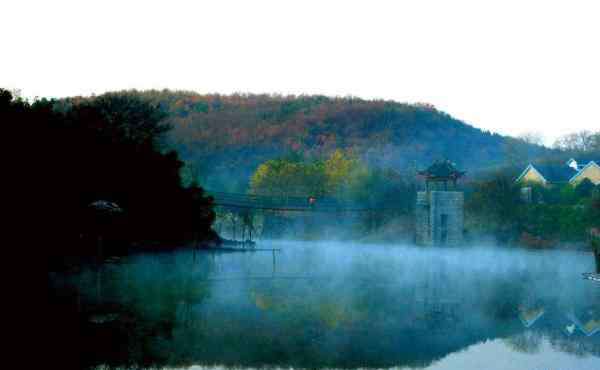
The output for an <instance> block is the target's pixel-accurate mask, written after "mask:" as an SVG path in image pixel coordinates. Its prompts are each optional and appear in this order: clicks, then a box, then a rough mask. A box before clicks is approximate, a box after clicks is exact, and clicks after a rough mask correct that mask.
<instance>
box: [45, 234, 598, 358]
mask: <svg viewBox="0 0 600 370" xmlns="http://www.w3.org/2000/svg"><path fill="white" fill-rule="evenodd" d="M257 247H258V248H276V249H280V251H277V252H270V251H257V252H248V253H214V252H197V253H193V252H191V251H187V250H186V251H178V252H175V253H156V254H140V255H135V256H130V257H127V258H123V259H121V260H118V261H114V262H113V263H108V264H105V265H103V266H102V267H101V268H95V267H88V268H84V269H82V270H81V271H78V272H76V273H70V274H53V275H52V276H51V279H50V287H51V289H52V290H55V291H56V292H59V297H58V298H57V301H58V302H60V306H57V307H58V308H56V309H55V314H56V328H57V330H60V331H61V333H62V336H64V337H65V338H67V339H66V341H67V343H68V346H69V348H70V349H71V352H70V353H72V355H73V357H76V358H77V361H79V362H78V363H80V364H82V365H85V366H88V367H104V366H109V367H128V366H129V367H133V366H141V367H159V368H160V367H168V368H189V367H191V368H210V367H215V366H218V367H236V368H239V367H250V368H264V367H269V368H271V367H286V368H289V367H295V368H365V367H368V368H387V367H392V366H393V367H399V368H410V369H462V370H468V369H519V370H523V369H531V370H537V369H540V370H542V369H552V370H554V369H556V370H568V369H577V370H585V369H590V370H597V369H600V284H599V283H595V282H592V281H588V280H584V279H582V277H581V274H582V273H584V272H591V271H594V270H595V266H594V259H593V256H592V254H591V253H586V252H571V251H523V250H520V249H512V248H498V247H469V248H419V247H413V246H401V245H361V244H352V243H337V242H276V241H273V242H260V243H259V244H258V246H257Z"/></svg>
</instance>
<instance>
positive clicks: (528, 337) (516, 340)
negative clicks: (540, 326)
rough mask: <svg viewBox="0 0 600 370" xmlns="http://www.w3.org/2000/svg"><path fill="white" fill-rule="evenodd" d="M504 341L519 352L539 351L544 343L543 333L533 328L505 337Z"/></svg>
mask: <svg viewBox="0 0 600 370" xmlns="http://www.w3.org/2000/svg"><path fill="white" fill-rule="evenodd" d="M504 343H506V345H508V346H509V347H510V348H512V349H513V350H515V351H517V352H523V353H538V352H539V351H540V345H541V344H542V335H541V333H539V332H535V331H533V330H527V331H524V332H522V333H519V334H516V335H513V336H511V337H509V338H506V339H504Z"/></svg>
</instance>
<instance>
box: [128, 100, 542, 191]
mask: <svg viewBox="0 0 600 370" xmlns="http://www.w3.org/2000/svg"><path fill="white" fill-rule="evenodd" d="M117 94H129V95H135V96H139V97H141V98H143V99H148V100H150V101H151V102H153V103H155V104H157V105H159V106H160V107H162V109H164V110H165V111H166V112H167V113H168V118H167V120H168V122H169V123H170V124H171V125H172V126H173V130H172V131H171V132H170V134H169V140H170V142H171V145H174V146H175V148H176V149H177V150H178V151H179V153H180V154H181V156H182V158H183V159H185V160H186V161H189V162H192V163H195V165H196V166H197V168H198V170H199V172H200V173H201V174H202V181H203V182H204V183H206V184H207V185H208V186H209V187H226V186H229V184H231V183H234V182H235V183H237V184H238V185H236V187H237V188H240V189H241V188H243V186H244V184H245V183H246V182H247V179H248V177H249V176H250V174H251V173H252V172H253V171H254V170H255V169H256V167H257V166H258V165H259V164H260V163H261V162H264V161H266V160H269V159H272V158H276V157H281V156H285V155H289V154H291V153H300V154H301V155H302V156H305V157H308V158H310V157H319V156H322V155H326V154H328V153H330V152H332V151H333V150H335V149H338V148H340V149H345V150H350V151H352V152H354V153H356V154H357V155H359V156H361V157H362V158H363V159H364V160H365V161H367V162H369V163H370V164H373V165H377V166H382V167H390V168H394V169H397V170H400V171H403V170H405V169H407V168H414V167H418V168H423V167H425V166H426V165H428V164H430V163H431V162H432V161H434V160H436V159H440V158H448V159H450V160H452V161H454V162H455V163H456V165H457V166H458V167H459V168H461V169H465V170H467V171H473V170H479V169H483V168H489V167H494V166H499V165H501V164H502V163H505V162H506V160H507V159H508V158H509V157H512V158H511V160H512V161H518V162H522V163H526V162H528V161H530V160H533V159H536V158H539V157H542V156H545V155H548V154H549V153H551V152H552V151H551V150H550V149H548V148H545V147H541V146H537V145H532V144H528V143H525V142H523V141H521V140H517V139H514V138H510V137H506V136H502V135H499V134H495V133H490V132H487V131H482V130H480V129H478V128H475V127H473V126H470V125H468V124H466V123H464V122H462V121H460V120H458V119H455V118H453V117H451V116H450V115H448V114H447V113H444V112H442V111H439V110H437V109H436V108H435V107H433V106H431V105H427V104H405V103H398V102H394V101H384V100H363V99H359V98H355V97H326V96H320V95H314V96H313V95H311V96H304V95H302V96H280V95H255V94H233V95H218V94H207V95H201V94H197V93H193V92H184V91H169V90H162V91H157V90H151V91H123V92H118V93H117Z"/></svg>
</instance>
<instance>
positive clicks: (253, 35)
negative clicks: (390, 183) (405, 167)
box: [0, 0, 600, 142]
mask: <svg viewBox="0 0 600 370" xmlns="http://www.w3.org/2000/svg"><path fill="white" fill-rule="evenodd" d="M0 26H1V28H2V35H3V36H2V38H1V39H0V51H1V55H0V86H2V87H8V88H19V89H21V90H22V91H23V94H24V95H25V96H44V97H63V96H70V95H89V94H92V93H96V94H100V93H102V92H105V91H108V90H117V89H128V88H137V89H148V88H170V89H186V90H195V91H198V92H201V93H207V92H219V93H230V92H236V91H238V92H253V93H262V92H266V93H283V94H288V93H293V94H301V93H305V94H315V93H317V94H325V95H354V96H358V97H362V98H367V99H370V98H385V99H393V100H397V101H403V102H428V103H431V104H434V105H435V106H437V107H438V108H439V109H442V110H444V111H446V112H448V113H450V114H452V115H453V116H455V117H457V118H459V119H462V120H464V121H466V122H467V123H470V124H473V125H475V126H477V127H481V128H484V129H488V130H492V131H497V132H501V133H504V134H511V135H517V134H520V133H523V132H527V131H540V132H543V133H544V135H545V137H546V140H547V142H552V141H553V139H554V138H555V137H556V136H557V135H561V134H565V133H569V132H572V131H576V130H582V129H589V130H598V129H600V109H599V108H600V107H599V106H598V104H599V97H600V91H599V89H600V1H598V0H590V1H583V0H581V1H579V0H568V1H567V0H565V1H552V0H541V1H535V0H518V1H512V0H502V1H493V2H492V1H484V0H473V1H467V0H452V1H448V0H442V1H428V0H414V1H401V0H395V1H391V0H390V1H377V0H369V1H362V2H359V1H349V0H345V1H333V0H330V1H326V0H320V1H310V0H302V1H284V0H278V1H266V0H255V1H249V0H246V1H225V0H219V1H216V0H215V1H200V0H197V1H174V0H170V1H166V0H165V1H147V0H146V1H125V0H120V1H107V0H103V1H84V0H78V1H66V0H53V1H45V0H44V1H31V0H18V1H17V0H14V1H8V0H5V1H3V2H2V5H1V6H0Z"/></svg>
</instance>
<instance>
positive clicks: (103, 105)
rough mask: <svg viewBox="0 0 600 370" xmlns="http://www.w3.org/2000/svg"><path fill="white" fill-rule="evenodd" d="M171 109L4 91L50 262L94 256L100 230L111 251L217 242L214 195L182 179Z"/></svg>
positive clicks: (3, 114) (5, 116)
mask: <svg viewBox="0 0 600 370" xmlns="http://www.w3.org/2000/svg"><path fill="white" fill-rule="evenodd" d="M165 116H166V114H165V112H164V111H163V110H162V109H160V107H157V106H156V105H154V104H151V103H150V102H148V101H145V100H143V99H140V98H138V97H134V96H131V95H124V94H105V95H102V96H98V97H92V98H89V99H80V100H77V101H75V100H72V101H68V102H67V101H56V100H48V99H38V100H35V101H33V102H28V101H26V100H24V99H21V98H20V97H18V96H13V94H12V93H11V92H10V91H8V90H4V89H0V121H1V122H3V123H6V124H9V125H11V126H13V127H18V128H19V129H20V134H21V135H22V136H21V139H22V140H23V141H22V142H23V143H29V144H30V145H28V146H27V149H24V150H26V151H27V153H26V155H24V158H25V159H26V161H25V165H24V166H22V167H23V168H25V169H26V170H27V171H30V173H29V174H28V177H27V178H28V179H29V180H30V183H31V185H33V189H32V191H31V192H30V194H29V195H30V196H29V199H27V201H28V202H30V203H31V204H28V208H27V211H28V213H29V214H30V216H31V217H30V218H31V222H30V223H31V225H32V228H33V229H34V230H35V231H36V233H39V234H40V236H41V237H40V239H41V240H40V242H43V243H44V244H45V245H47V247H46V248H45V250H46V251H47V252H48V254H49V256H50V257H52V258H53V260H55V261H60V260H61V259H63V257H64V256H66V255H86V254H90V253H93V252H92V251H93V248H91V245H93V244H94V243H95V241H96V238H97V237H98V235H100V234H102V237H103V238H104V239H105V240H106V241H107V242H108V241H110V243H106V245H107V247H111V248H113V251H112V252H114V253H124V252H125V251H126V250H127V249H128V248H129V247H130V246H131V245H132V243H150V242H153V243H159V244H161V245H164V246H170V247H173V246H176V245H180V244H181V243H183V242H185V241H189V240H192V239H194V240H198V241H207V240H216V238H217V236H216V234H215V233H214V231H212V229H211V225H212V223H213V221H214V217H215V216H214V212H213V209H212V199H211V198H210V197H207V196H206V195H205V194H204V190H203V189H202V188H201V187H200V186H198V184H196V183H194V184H190V185H189V186H186V187H184V186H183V184H182V179H181V174H180V172H181V170H182V167H183V165H184V163H183V161H182V160H181V159H180V158H179V155H178V154H177V152H175V151H174V150H172V149H169V148H168V146H166V145H165V135H166V134H167V132H168V131H169V130H170V126H169V125H167V124H165V121H164V119H165ZM27 137H29V140H26V138H27ZM31 138H33V139H31ZM99 204H100V206H98V205H99ZM99 207H100V208H99ZM102 207H104V208H105V209H101V208H102ZM106 207H113V209H114V210H119V212H108V211H109V209H106ZM106 217H109V218H110V222H105V221H106V220H105V218H106ZM42 230H43V232H42Z"/></svg>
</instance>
